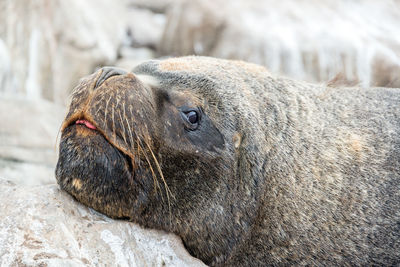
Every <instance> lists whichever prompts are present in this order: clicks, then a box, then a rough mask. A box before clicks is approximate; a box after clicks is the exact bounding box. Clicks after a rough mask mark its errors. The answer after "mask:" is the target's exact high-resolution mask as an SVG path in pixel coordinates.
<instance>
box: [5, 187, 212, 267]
mask: <svg viewBox="0 0 400 267" xmlns="http://www.w3.org/2000/svg"><path fill="white" fill-rule="evenodd" d="M0 214H1V217H0V262H1V266H57V267H58V266H205V265H204V264H202V262H201V261H200V260H197V259H195V258H193V257H191V256H190V255H189V254H188V252H187V251H186V250H185V249H184V247H183V245H182V242H181V240H180V239H179V238H178V237H177V236H175V235H173V234H168V233H165V232H161V231H156V230H147V229H143V228H141V227H139V226H138V225H135V224H133V223H130V222H126V221H118V220H112V219H110V218H108V217H106V216H104V215H102V214H100V213H97V212H95V211H93V210H91V209H89V208H87V207H85V206H83V205H81V204H80V203H78V202H76V201H75V200H73V199H72V198H71V197H70V196H69V195H67V194H66V193H64V192H62V191H60V190H59V188H58V186H56V185H47V186H36V187H17V186H15V185H13V184H12V183H11V182H7V181H4V180H0Z"/></svg>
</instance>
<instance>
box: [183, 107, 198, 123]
mask: <svg viewBox="0 0 400 267" xmlns="http://www.w3.org/2000/svg"><path fill="white" fill-rule="evenodd" d="M185 115H186V118H187V120H188V121H189V122H190V123H191V124H196V123H198V122H199V114H197V112H196V111H194V110H191V111H188V112H186V113H185Z"/></svg>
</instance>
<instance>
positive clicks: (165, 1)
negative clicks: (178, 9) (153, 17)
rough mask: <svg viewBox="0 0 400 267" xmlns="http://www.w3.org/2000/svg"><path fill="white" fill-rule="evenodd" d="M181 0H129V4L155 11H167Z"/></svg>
mask: <svg viewBox="0 0 400 267" xmlns="http://www.w3.org/2000/svg"><path fill="white" fill-rule="evenodd" d="M179 1H180V0H128V2H129V6H133V7H136V8H142V9H149V10H151V11H152V12H155V13H165V12H166V11H167V10H168V8H169V7H171V6H172V5H174V4H176V2H179Z"/></svg>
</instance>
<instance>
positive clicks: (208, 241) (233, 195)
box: [56, 57, 265, 263]
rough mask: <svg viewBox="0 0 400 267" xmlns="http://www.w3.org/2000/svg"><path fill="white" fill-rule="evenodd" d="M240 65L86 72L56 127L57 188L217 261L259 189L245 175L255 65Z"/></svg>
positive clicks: (252, 148) (189, 62)
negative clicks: (160, 231) (59, 130)
mask: <svg viewBox="0 0 400 267" xmlns="http://www.w3.org/2000/svg"><path fill="white" fill-rule="evenodd" d="M242 64H243V63H240V62H236V63H234V62H232V61H223V60H215V59H211V58H202V57H187V58H178V59H168V60H165V61H150V62H147V63H144V64H142V65H140V66H138V67H137V68H135V69H134V70H133V72H124V71H121V70H118V69H114V68H103V69H100V70H99V71H97V72H96V73H94V74H92V75H91V76H88V77H87V78H85V79H83V80H82V81H81V82H80V84H79V85H78V86H77V87H76V88H75V89H74V91H73V93H72V101H71V105H70V110H69V113H68V115H67V116H66V119H65V121H64V123H63V126H62V137H61V143H60V154H59V160H58V164H57V169H56V178H57V181H58V183H59V185H60V187H61V188H62V189H64V190H65V191H67V192H68V193H70V194H71V195H73V196H74V197H75V198H76V199H77V200H78V201H80V202H82V203H84V204H85V205H87V206H90V207H92V208H94V209H96V210H98V211H100V212H102V213H104V214H106V215H108V216H110V217H113V218H123V219H129V220H131V221H134V222H137V223H139V224H141V225H143V226H145V227H151V228H157V229H164V230H166V231H170V232H174V233H177V234H178V235H180V236H181V237H182V239H183V241H184V243H185V245H186V247H187V248H188V249H189V251H190V252H191V253H192V254H194V255H195V256H197V257H199V258H201V259H202V260H203V261H205V262H206V263H210V262H217V261H219V260H223V259H224V258H225V257H226V253H227V251H229V250H230V249H232V248H233V247H234V246H235V244H236V243H237V242H238V241H239V240H240V239H241V235H242V234H245V233H246V231H247V230H248V229H249V227H250V226H251V221H252V220H253V217H254V216H255V213H256V206H257V202H256V200H255V199H256V198H257V196H258V195H259V194H260V192H261V188H262V185H261V182H260V181H258V180H257V178H256V176H255V175H252V174H251V173H252V172H254V171H256V169H257V168H261V164H260V163H259V162H258V159H259V158H258V157H257V153H258V152H257V151H258V149H259V148H258V147H259V146H258V141H257V140H261V139H262V138H263V132H262V131H260V132H257V131H256V130H255V129H256V128H255V127H254V124H257V123H258V121H257V119H256V118H258V116H256V115H257V114H253V113H252V109H250V108H249V106H251V105H252V104H251V102H249V101H247V100H248V99H250V100H251V98H254V99H255V98H257V97H258V96H257V95H255V94H254V93H252V92H251V91H249V90H247V88H246V86H247V85H246V84H248V82H247V81H245V80H244V79H248V78H246V77H250V76H249V74H251V75H253V76H254V75H255V73H257V72H255V70H256V69H257V68H261V67H256V66H253V65H242ZM252 66H253V67H254V68H256V69H249V68H253V67H252ZM216 70H218V71H216ZM257 70H258V69H257ZM258 71H265V70H264V69H262V70H258ZM225 75H231V77H230V79H229V81H230V82H228V83H227V82H226V80H227V79H224V77H225ZM254 86H256V84H255V85H254ZM238 88H240V90H239V89H238ZM244 98H246V99H247V100H246V101H242V100H243V99H244ZM248 135H254V138H251V142H249V141H246V140H247V139H246V136H248Z"/></svg>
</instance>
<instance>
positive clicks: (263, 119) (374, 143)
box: [57, 57, 400, 266]
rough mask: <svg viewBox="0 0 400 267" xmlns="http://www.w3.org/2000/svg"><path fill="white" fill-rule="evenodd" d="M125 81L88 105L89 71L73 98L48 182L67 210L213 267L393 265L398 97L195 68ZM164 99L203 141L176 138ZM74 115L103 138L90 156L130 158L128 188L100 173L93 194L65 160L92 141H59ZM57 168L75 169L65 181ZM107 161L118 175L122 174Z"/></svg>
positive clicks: (211, 66) (242, 70)
mask: <svg viewBox="0 0 400 267" xmlns="http://www.w3.org/2000/svg"><path fill="white" fill-rule="evenodd" d="M133 73H134V74H135V75H136V76H133V75H131V74H128V75H120V76H114V77H111V78H109V79H108V80H106V81H105V82H103V85H101V86H100V87H99V88H98V89H99V91H98V92H97V93H93V92H94V89H96V88H94V86H95V81H96V79H98V77H99V75H101V71H100V72H99V73H97V74H94V75H92V76H91V77H89V78H87V79H85V80H84V81H83V82H82V83H81V84H80V86H78V87H77V89H76V90H75V91H74V95H73V100H72V104H71V110H70V114H69V115H68V116H67V119H66V122H65V126H64V127H63V129H64V132H63V137H62V145H61V151H60V157H61V159H60V161H59V165H58V167H57V179H58V180H59V183H60V185H61V187H62V188H64V189H65V190H67V191H68V192H70V193H71V194H73V195H74V196H75V197H76V198H77V199H78V200H79V201H81V202H83V203H85V204H86V205H89V206H92V207H94V208H96V209H97V210H100V211H101V212H104V213H106V214H108V215H110V216H112V217H117V218H121V217H123V218H129V219H131V220H133V221H135V222H138V223H139V224H141V225H143V226H145V227H151V228H157V229H164V230H166V231H170V232H174V233H176V234H178V235H179V236H180V237H181V238H182V239H183V242H184V244H185V246H186V248H187V249H188V250H189V252H190V253H191V254H192V255H194V256H196V257H198V258H200V259H202V260H203V261H204V262H205V263H206V264H209V265H213V266H214V265H215V266H217V265H227V266H260V265H398V264H400V209H399V206H400V107H399V103H400V90H399V89H391V88H371V89H361V88H334V87H329V86H328V87H326V86H323V85H313V84H308V83H303V82H299V81H293V80H290V79H286V78H282V77H277V76H275V75H272V74H270V73H268V72H267V71H266V70H265V69H264V68H263V67H260V66H257V65H252V64H248V63H243V62H239V61H227V60H219V59H213V58H204V57H185V58H176V59H168V60H165V61H150V62H148V63H144V64H142V65H140V66H139V67H137V68H136V69H134V71H133ZM129 75H130V76H129ZM143 75H144V76H146V77H151V80H152V82H151V83H146V81H145V79H143V81H141V80H140V77H141V76H143ZM137 77H139V78H137ZM132 88H134V90H133V89H132ZM163 92H164V93H165V92H166V95H167V96H168V97H169V98H173V99H172V100H171V101H172V103H174V105H178V103H181V102H179V101H183V102H185V101H186V102H187V101H188V102H190V103H194V104H193V105H200V106H201V107H202V109H203V111H204V114H205V115H206V118H207V119H209V126H208V127H209V128H207V129H208V130H207V131H205V133H201V134H199V135H198V136H197V138H198V139H200V140H202V141H203V142H198V141H197V142H196V136H195V135H191V136H189V137H188V136H183V135H185V132H183V131H182V132H180V128H179V127H180V124H179V123H178V122H177V117H176V114H175V112H176V110H175V109H174V105H169V104H168V105H167V104H165V103H166V102H165V101H166V100H165V98H164V97H166V95H165V94H164V95H163ZM182 92H184V93H183V94H181V93H182ZM132 95H134V97H131V96H132ZM181 98H182V99H181ZM107 99H111V100H109V101H111V102H112V103H114V108H113V109H109V108H107ZM176 99H178V100H179V99H181V100H179V101H178V100H176ZM117 100H118V101H117ZM85 101H86V102H85ZM174 101H175V102H174ZM186 102H185V103H186ZM109 104H110V103H108V105H109ZM123 105H124V106H123ZM129 106H130V107H132V108H131V109H130V108H129ZM113 112H114V113H113ZM118 112H120V113H119V114H120V118H119V119H116V116H115V113H118ZM106 113H107V114H106ZM77 114H80V115H77ZM82 114H85V116H86V117H87V118H89V119H91V120H92V121H93V122H97V125H96V126H97V127H98V128H99V129H103V130H102V131H103V132H102V137H101V138H103V139H104V143H101V144H100V145H99V146H100V147H101V149H106V151H112V150H113V149H117V150H118V151H119V152H118V153H119V154H116V155H119V156H115V157H117V158H118V157H120V155H122V154H124V155H125V156H127V157H128V158H130V159H132V167H131V169H130V171H131V172H132V171H134V172H135V175H131V176H129V174H125V173H122V174H121V175H120V177H129V179H127V180H129V182H127V181H124V179H118V178H117V177H114V178H115V180H116V182H115V183H114V185H115V187H111V186H108V185H109V184H108V182H105V181H106V180H107V179H108V178H107V175H106V174H100V176H101V177H102V179H100V181H97V182H94V181H95V180H96V179H97V178H96V177H97V176H96V177H95V176H93V175H92V174H91V173H86V170H87V168H90V167H89V166H90V164H91V163H92V162H93V161H98V157H96V156H93V158H81V156H79V155H81V154H80V153H81V152H79V151H78V148H79V147H80V144H82V142H89V143H90V144H93V143H96V142H97V143H98V141H96V140H97V139H99V138H100V137H99V136H98V135H96V137H93V138H90V136H89V139H90V140H88V141H85V140H86V139H85V138H86V137H85V138H84V137H83V135H82V134H81V135H79V136H78V135H77V134H78V133H77V132H74V133H73V137H72V138H71V139H70V141H68V140H69V139H68V136H69V132H70V131H77V129H75V130H74V129H70V128H68V125H70V123H71V122H72V121H74V119H75V118H78V117H79V116H82ZM112 114H114V117H113V115H112ZM99 118H104V122H103V121H102V120H100V119H99ZM167 121H168V123H169V124H171V125H168V123H166V122H167ZM128 127H130V128H131V130H130V131H129V130H127V129H128ZM204 129H205V128H204ZM82 131H89V130H87V129H83V130H82ZM209 131H211V132H213V134H212V135H207V132H209ZM218 134H220V135H221V138H222V140H221V139H219V137H218ZM193 136H194V137H193ZM77 138H78V139H79V138H83V139H82V141H81V142H77V141H76V140H77ZM132 139H133V140H136V142H135V141H129V140H132ZM145 140H146V142H147V145H146V144H145V143H144V142H145ZM63 142H64V143H63ZM101 142H103V141H101ZM139 142H142V145H140V144H139ZM97 143H96V144H97ZM90 144H89V145H88V146H89V147H90ZM135 144H136V145H135ZM63 149H64V150H63ZM86 149H91V150H93V151H92V152H93V153H91V154H90V153H89V152H88V153H87V154H88V155H89V154H90V155H97V154H96V153H98V152H96V151H98V150H99V149H97V148H96V147H95V146H92V147H90V148H86ZM101 149H100V150H101ZM150 150H151V151H150ZM105 153H112V152H105ZM152 153H153V155H152ZM98 154H99V155H100V154H101V153H98ZM63 155H64V156H63ZM85 155H86V154H85ZM110 155H111V154H110ZM146 157H147V158H148V159H147V160H146ZM67 158H69V160H71V159H73V160H72V161H73V162H74V163H75V164H76V165H79V163H80V162H81V164H82V165H83V166H84V168H83V169H81V170H80V171H74V170H72V169H71V165H68V164H67ZM78 158H79V159H78ZM156 160H157V162H158V167H157V164H155V161H156ZM120 161H121V162H123V163H124V164H123V166H122V167H118V168H117V169H118V170H119V171H120V172H123V171H122V170H124V169H127V170H129V166H128V165H127V163H126V162H125V161H126V159H122V158H121V159H120ZM108 164H109V165H107V164H103V167H104V166H106V167H105V169H107V171H109V170H108V168H110V169H112V168H114V167H115V166H116V165H115V164H119V163H108ZM107 166H108V167H107ZM127 166H128V167H127ZM103 167H99V169H101V168H103ZM78 169H79V168H78ZM150 169H152V171H151V170H150ZM157 171H158V172H157ZM160 172H162V174H163V177H161V175H160ZM86 176H87V177H89V176H90V177H93V179H92V178H90V179H92V180H90V179H89V178H88V179H86V178H85V177H86ZM154 176H156V178H154ZM74 177H75V178H76V177H79V179H80V180H82V181H83V182H82V184H83V185H82V184H81V187H80V188H78V187H77V186H74V184H75V185H76V181H75V182H74V180H73V179H74ZM118 177H119V176H118ZM114 178H113V179H114ZM161 178H164V181H165V183H166V185H167V186H168V190H170V192H171V197H170V198H168V201H167V189H166V186H165V185H164V184H163V181H162V179H161ZM85 179H86V180H85ZM154 179H155V180H154ZM105 184H107V186H106V187H105V186H104V185H105ZM156 184H157V185H156ZM116 191H117V192H118V194H117V193H116Z"/></svg>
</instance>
